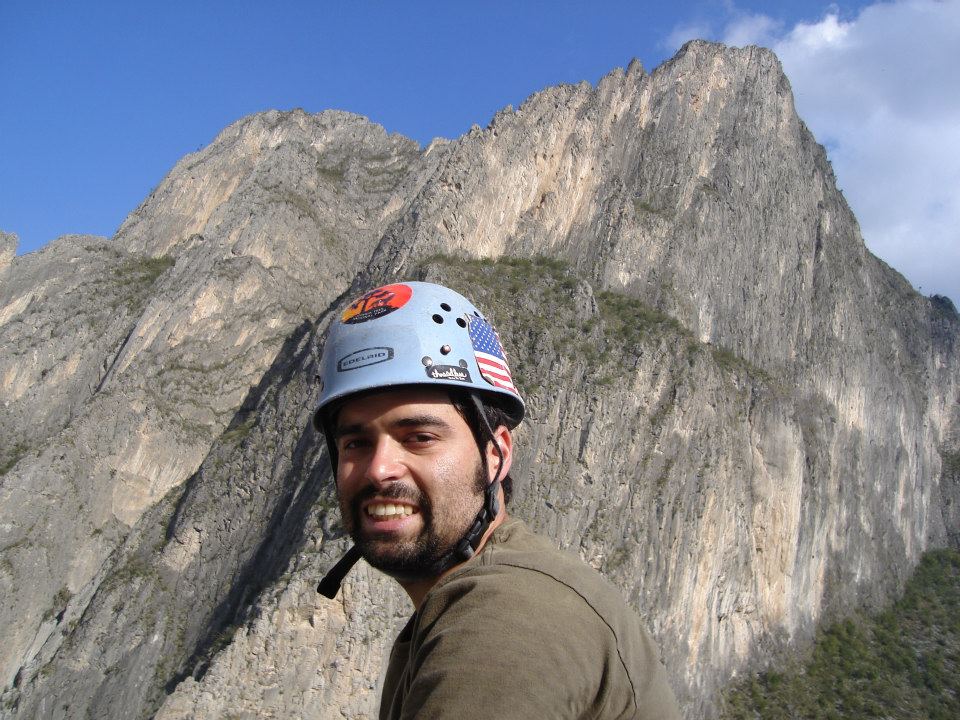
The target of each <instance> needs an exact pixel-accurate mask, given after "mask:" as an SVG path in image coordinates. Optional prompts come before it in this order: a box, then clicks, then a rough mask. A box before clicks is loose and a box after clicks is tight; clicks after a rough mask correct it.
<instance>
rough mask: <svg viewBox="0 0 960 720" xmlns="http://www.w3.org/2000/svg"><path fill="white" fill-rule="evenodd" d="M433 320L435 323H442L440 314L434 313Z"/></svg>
mask: <svg viewBox="0 0 960 720" xmlns="http://www.w3.org/2000/svg"><path fill="white" fill-rule="evenodd" d="M433 321H434V322H435V323H436V324H437V325H442V324H443V317H442V316H440V315H436V314H435V315H434V316H433Z"/></svg>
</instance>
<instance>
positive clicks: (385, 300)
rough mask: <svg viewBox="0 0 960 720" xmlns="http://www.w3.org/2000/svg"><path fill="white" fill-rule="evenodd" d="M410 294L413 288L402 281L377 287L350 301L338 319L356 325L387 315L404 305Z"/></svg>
mask: <svg viewBox="0 0 960 720" xmlns="http://www.w3.org/2000/svg"><path fill="white" fill-rule="evenodd" d="M412 295H413V289H412V288H411V287H410V286H409V285H403V284H402V283H398V284H396V285H384V286H383V287H378V288H377V289H376V290H371V291H370V292H368V293H366V294H365V295H362V296H361V297H359V298H357V299H356V300H354V301H353V302H352V303H350V305H349V306H347V309H346V310H344V311H343V315H342V316H341V318H340V321H341V322H343V323H345V324H347V325H356V324H357V323H362V322H367V321H368V320H375V319H376V318H379V317H383V316H384V315H389V314H390V313H392V312H393V311H394V310H399V309H400V308H402V307H403V306H404V305H406V304H407V302H408V301H409V300H410V297H411V296H412Z"/></svg>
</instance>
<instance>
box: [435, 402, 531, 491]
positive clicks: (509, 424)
mask: <svg viewBox="0 0 960 720" xmlns="http://www.w3.org/2000/svg"><path fill="white" fill-rule="evenodd" d="M467 393H468V391H466V390H461V389H459V388H454V389H452V390H451V391H450V402H452V403H453V406H454V407H455V408H456V409H457V412H458V413H460V416H461V417H462V418H463V419H464V421H465V422H466V423H467V427H469V428H470V432H472V433H473V439H474V441H476V443H477V447H478V448H479V449H480V460H481V462H483V469H484V470H487V454H486V453H485V452H484V448H486V447H487V443H488V442H491V439H490V436H489V435H488V433H487V428H486V426H485V425H484V422H483V419H482V418H480V416H479V415H478V414H477V406H476V405H474V404H473V402H472V401H471V400H470V398H469V397H468V395H467ZM477 396H478V397H479V398H480V404H481V405H482V406H483V414H484V415H485V416H486V418H487V422H488V423H489V424H490V429H491V430H494V431H495V430H496V429H497V428H498V427H500V426H501V425H503V426H505V427H506V428H507V430H510V429H511V428H513V427H514V426H515V425H516V422H515V421H514V420H513V419H512V417H511V415H510V413H508V412H507V411H506V410H504V409H503V407H501V406H500V405H499V404H498V403H497V402H496V401H495V400H493V399H491V398H490V395H489V394H488V393H477ZM500 484H501V485H502V486H503V499H504V501H505V502H506V503H509V502H510V498H512V497H513V478H512V477H510V473H507V474H506V475H504V476H503V477H501V478H500Z"/></svg>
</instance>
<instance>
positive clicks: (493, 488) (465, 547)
mask: <svg viewBox="0 0 960 720" xmlns="http://www.w3.org/2000/svg"><path fill="white" fill-rule="evenodd" d="M469 396H470V401H471V402H472V403H473V406H474V408H475V409H476V411H477V416H478V417H479V419H480V425H481V426H482V427H483V429H484V430H486V434H487V439H488V440H489V441H490V442H492V443H493V448H494V450H496V451H497V457H498V458H499V462H498V464H497V473H496V475H495V476H494V478H493V481H492V482H490V483H489V484H488V485H487V487H486V489H485V490H484V491H483V507H482V508H480V512H478V513H477V517H476V518H475V519H474V521H473V524H472V525H471V526H470V530H468V531H467V534H466V535H465V536H464V537H463V539H462V540H461V541H460V542H459V543H458V544H457V550H456V557H457V559H459V560H461V561H465V560H469V559H470V558H472V557H473V556H474V554H475V553H476V552H477V548H478V547H479V546H480V542H481V541H482V540H483V536H484V535H485V534H486V532H487V528H489V527H490V523H492V522H493V521H494V520H495V519H496V517H497V515H499V514H500V474H501V473H502V472H503V450H502V449H501V448H500V443H498V442H497V439H496V437H494V434H493V428H492V427H490V421H489V420H487V413H486V411H485V410H484V408H483V402H482V401H481V400H480V398H479V396H478V395H477V393H475V392H471V393H469ZM484 451H485V450H484V448H481V449H480V452H481V454H482V453H483V452H484ZM484 465H486V463H484Z"/></svg>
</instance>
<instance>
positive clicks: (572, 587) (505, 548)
mask: <svg viewBox="0 0 960 720" xmlns="http://www.w3.org/2000/svg"><path fill="white" fill-rule="evenodd" d="M434 594H436V595H437V596H438V597H436V600H439V601H440V602H441V604H444V605H445V604H447V603H450V602H457V603H466V604H468V605H471V606H477V608H478V609H480V608H490V610H491V612H493V611H496V612H497V613H499V614H500V615H501V617H502V614H503V613H504V612H507V613H510V612H523V613H525V614H527V615H528V621H531V620H532V622H533V624H537V621H538V620H539V621H541V622H545V623H549V622H556V621H574V620H575V621H578V622H589V623H593V622H597V623H598V624H599V625H607V626H608V627H609V628H610V630H612V631H613V632H614V633H615V634H618V635H619V634H620V633H621V632H627V631H630V630H632V629H633V627H634V625H635V623H636V622H638V620H639V619H638V618H637V617H636V614H635V613H634V612H633V611H632V610H631V609H630V608H629V606H628V605H627V604H626V602H624V600H623V597H622V595H621V594H620V591H619V590H618V589H617V588H615V587H614V586H613V585H612V584H611V583H610V582H609V581H608V580H606V579H605V578H604V577H603V576H602V575H601V574H600V573H598V572H597V571H596V570H594V569H593V568H591V567H590V566H589V565H587V564H586V563H584V562H583V561H582V560H581V559H580V558H578V557H576V556H575V555H573V554H571V553H568V552H564V551H562V550H559V549H558V548H557V547H556V546H555V545H554V544H553V542H552V541H550V540H549V539H548V538H545V537H543V536H541V535H538V534H536V533H534V532H532V531H531V530H530V529H529V528H528V527H527V526H526V524H525V523H523V522H522V521H520V520H517V519H513V518H510V519H508V520H507V521H506V522H505V523H504V524H503V525H501V526H500V527H498V528H497V530H496V531H495V532H494V535H493V537H492V538H491V541H490V542H488V544H487V545H486V546H485V547H484V549H483V551H482V552H481V553H480V555H479V556H478V557H477V558H475V559H474V560H473V561H471V562H470V563H467V564H466V565H465V566H464V567H462V568H460V569H458V570H457V571H455V572H454V573H452V574H451V575H450V576H449V577H447V578H445V579H444V580H443V581H441V582H440V583H438V586H437V587H436V588H435V589H434V590H433V591H431V595H434ZM467 595H472V596H476V597H471V598H470V600H469V601H467V599H466V596H467ZM441 597H442V599H441ZM482 611H483V610H481V612H482Z"/></svg>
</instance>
